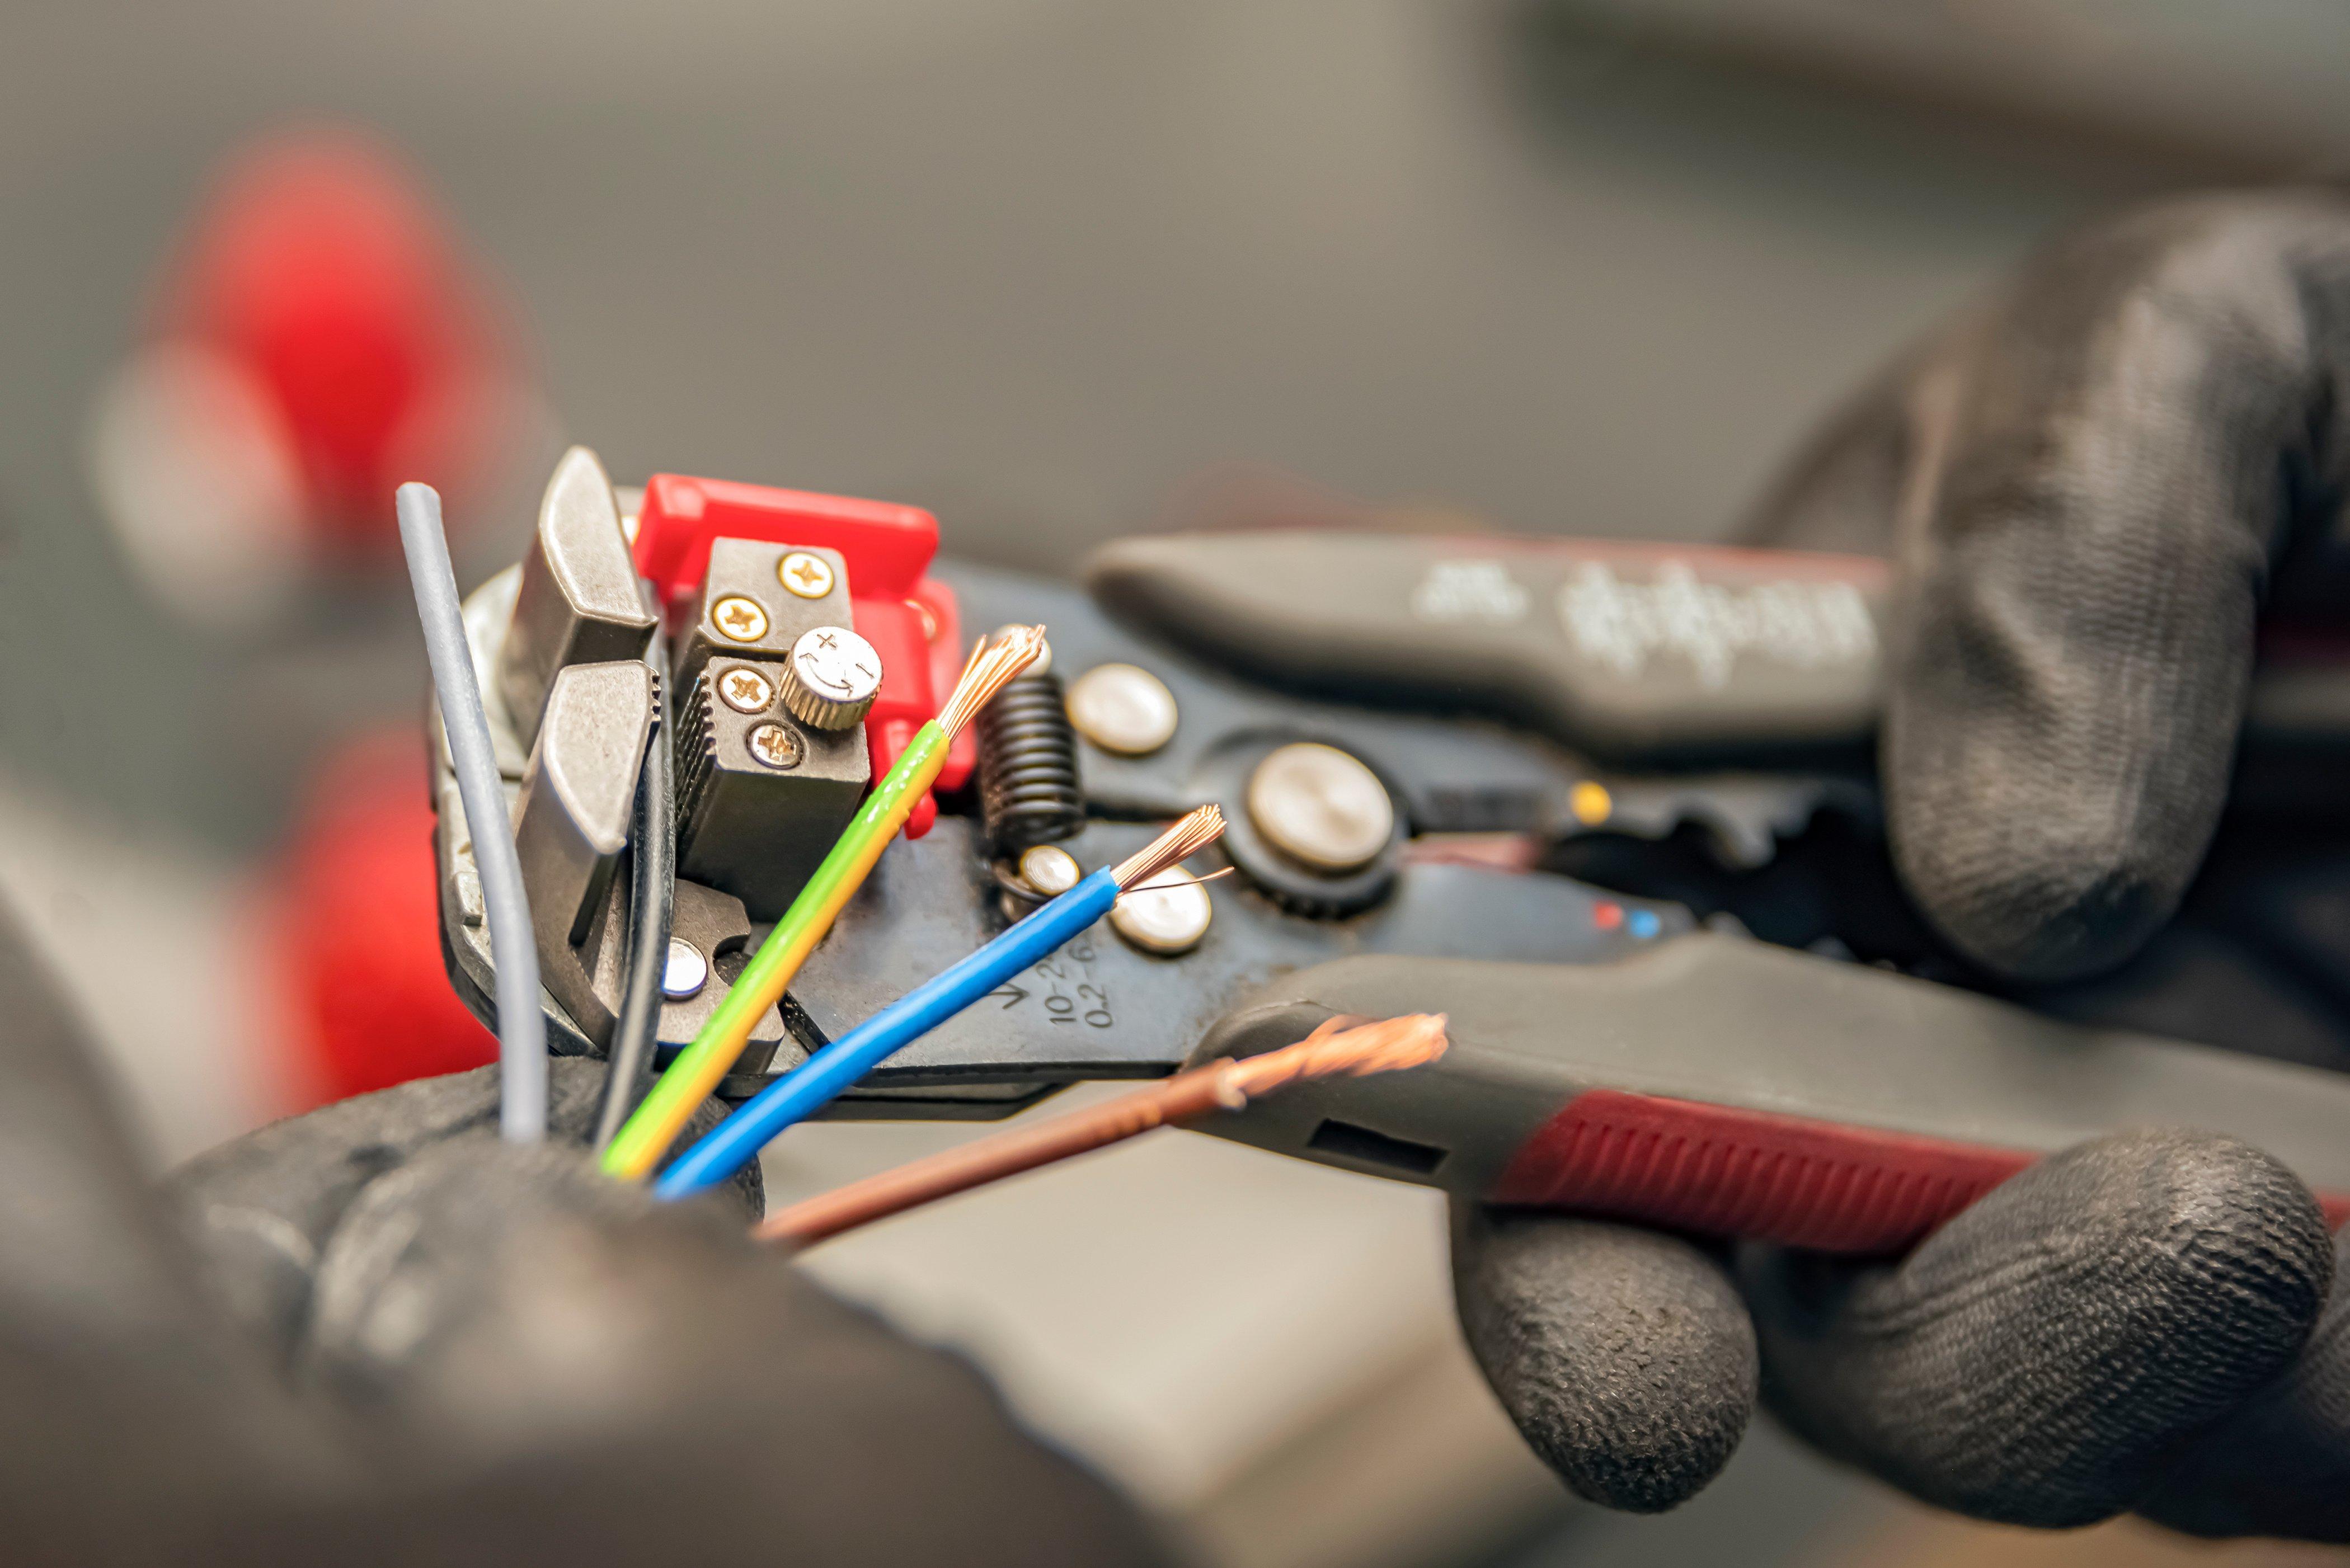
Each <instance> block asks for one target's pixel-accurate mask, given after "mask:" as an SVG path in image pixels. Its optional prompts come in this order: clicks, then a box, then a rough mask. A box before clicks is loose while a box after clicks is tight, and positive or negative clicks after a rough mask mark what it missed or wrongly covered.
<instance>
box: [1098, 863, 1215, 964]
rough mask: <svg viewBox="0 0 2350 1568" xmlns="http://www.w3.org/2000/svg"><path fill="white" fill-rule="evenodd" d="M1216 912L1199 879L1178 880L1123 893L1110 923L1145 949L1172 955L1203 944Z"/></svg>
mask: <svg viewBox="0 0 2350 1568" xmlns="http://www.w3.org/2000/svg"><path fill="white" fill-rule="evenodd" d="M1214 914H1215V906H1214V905H1213V904H1212V903H1211V902H1210V901H1209V898H1208V889H1207V888H1204V887H1201V885H1200V884H1199V883H1197V882H1179V883H1176V884H1174V885H1172V886H1170V887H1165V888H1143V889H1141V890H1140V891H1139V892H1134V893H1127V894H1123V895H1121V896H1120V897H1119V898H1118V902H1117V903H1116V904H1114V905H1112V906H1111V907H1110V911H1109V924H1110V929H1112V930H1114V931H1116V932H1117V933H1118V935H1119V936H1121V937H1124V938H1125V939H1126V940H1128V941H1129V942H1131V943H1133V944H1134V945H1135V946H1136V947H1138V948H1140V949H1141V950H1143V951H1144V952H1147V953H1159V954H1160V955H1162V956H1166V957H1172V956H1173V955H1175V954H1177V953H1187V952H1190V951H1191V950H1192V949H1193V948H1196V947H1198V946H1199V945H1200V939H1201V938H1202V937H1204V936H1206V935H1207V934H1208V922H1209V920H1210V919H1212V918H1213V916H1214Z"/></svg>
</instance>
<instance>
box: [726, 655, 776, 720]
mask: <svg viewBox="0 0 2350 1568" xmlns="http://www.w3.org/2000/svg"><path fill="white" fill-rule="evenodd" d="M718 694H719V695H720V696H721V697H723V698H724V699H726V705H727V706H728V707H729V708H732V709H733V710H734V711H736V712H737V713H755V712H757V711H759V710H760V709H762V708H764V707H765V706H766V705H767V704H768V703H770V702H772V701H775V682H774V681H772V680H768V679H767V678H766V677H765V676H764V675H762V674H760V673H759V672H758V671H757V670H753V669H751V668H750V667H749V666H747V665H737V666H736V667H735V668H733V669H732V670H728V671H727V672H726V673H725V674H723V675H721V676H720V677H719V678H718Z"/></svg>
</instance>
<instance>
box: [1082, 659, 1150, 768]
mask: <svg viewBox="0 0 2350 1568" xmlns="http://www.w3.org/2000/svg"><path fill="white" fill-rule="evenodd" d="M1063 702H1064V705H1065V707H1066V710H1067V711H1068V715H1069V722H1070V723H1071V724H1072V725H1074V726H1076V732H1077V733H1078V734H1080V735H1083V736H1084V737H1085V738H1086V739H1087V740H1088V741H1091V742H1093V743H1094V744H1095V745H1097V746H1099V747H1100V748H1101V749H1102V750H1103V751H1106V752H1116V753H1119V754H1120V755H1121V756H1128V757H1141V756H1148V755H1149V754H1150V753H1152V752H1155V751H1157V750H1158V749H1159V747H1161V746H1163V745H1165V744H1166V743H1167V742H1170V741H1171V740H1173V739H1174V738H1175V721H1176V712H1175V693H1173V692H1172V691H1169V690H1167V682H1165V681H1164V680H1159V677H1157V676H1156V675H1153V674H1151V673H1150V671H1149V670H1144V669H1142V668H1140V667H1139V666H1138V665H1132V664H1097V665H1095V666H1094V667H1093V668H1092V669H1091V670H1087V671H1086V672H1085V673H1084V674H1083V675H1080V676H1078V677H1077V678H1076V680H1075V681H1074V682H1072V683H1071V684H1070V687H1069V692H1068V695H1067V697H1066V698H1065V699H1064V700H1063Z"/></svg>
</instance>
